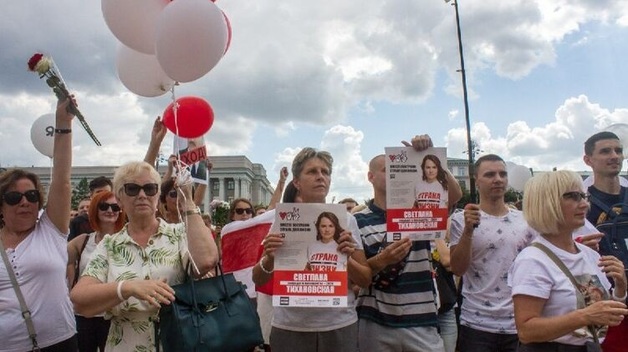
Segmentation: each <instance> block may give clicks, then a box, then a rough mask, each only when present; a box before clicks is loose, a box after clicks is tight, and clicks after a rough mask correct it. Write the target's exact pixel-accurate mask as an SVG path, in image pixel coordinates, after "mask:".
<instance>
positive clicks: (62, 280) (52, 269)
mask: <svg viewBox="0 0 628 352" xmlns="http://www.w3.org/2000/svg"><path fill="white" fill-rule="evenodd" d="M67 244H68V242H67V234H64V233H61V232H59V230H58V229H57V228H56V226H55V225H54V224H53V223H52V222H51V221H50V219H49V218H48V215H47V213H45V212H44V213H43V215H42V216H41V218H40V219H39V221H38V222H37V224H36V225H35V229H34V230H33V232H31V234H29V235H28V236H27V237H26V238H25V239H24V240H23V241H22V242H21V243H20V244H18V245H17V247H16V248H15V249H7V250H6V253H7V256H8V257H9V261H10V262H11V265H13V271H14V272H15V276H16V277H17V282H18V284H19V285H20V289H21V291H22V295H24V300H25V301H26V305H27V306H28V309H29V310H30V311H31V314H32V320H33V325H34V326H35V330H36V332H37V342H38V343H39V346H40V347H47V346H51V345H54V344H56V343H59V342H61V341H64V340H67V339H69V338H70V337H72V336H73V335H74V334H76V325H75V320H74V313H73V311H72V303H70V295H69V292H68V286H67V281H66V276H65V272H66V268H67V263H68V249H67ZM32 348H33V344H32V342H31V340H30V338H29V337H28V330H27V328H26V322H25V321H24V318H22V313H21V309H20V303H19V302H18V300H17V296H16V295H15V290H14V289H13V285H11V279H9V274H8V272H7V269H6V267H5V265H4V261H2V260H0V351H2V352H23V351H30V350H31V349H32Z"/></svg>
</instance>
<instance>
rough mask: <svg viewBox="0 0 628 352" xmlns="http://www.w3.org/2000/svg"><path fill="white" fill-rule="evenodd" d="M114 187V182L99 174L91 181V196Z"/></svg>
mask: <svg viewBox="0 0 628 352" xmlns="http://www.w3.org/2000/svg"><path fill="white" fill-rule="evenodd" d="M112 189H113V183H112V182H111V180H110V179H109V178H107V177H105V176H98V177H96V178H95V179H93V180H91V181H90V182H89V196H90V197H93V196H94V194H96V193H98V192H102V191H109V192H111V190H112Z"/></svg>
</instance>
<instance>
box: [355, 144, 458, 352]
mask: <svg viewBox="0 0 628 352" xmlns="http://www.w3.org/2000/svg"><path fill="white" fill-rule="evenodd" d="M404 144H405V145H406V146H410V145H412V146H413V147H414V148H415V149H417V150H424V149H427V148H428V147H431V146H432V141H431V139H430V137H429V136H428V135H422V136H416V137H415V138H413V139H412V143H411V144H410V143H404ZM447 177H448V186H449V187H448V190H449V193H448V196H449V201H450V203H449V204H455V203H456V202H457V201H458V200H459V199H460V197H461V196H462V191H461V190H460V186H459V184H458V182H456V179H455V178H454V177H453V176H452V175H451V174H450V173H449V172H448V173H447ZM368 180H369V182H370V183H371V184H372V185H373V193H374V196H373V200H372V201H370V202H369V204H368V207H367V208H366V209H364V210H362V211H359V212H357V213H355V214H354V216H355V218H356V220H357V222H358V227H359V228H360V234H361V237H362V243H363V244H364V252H365V254H366V256H367V262H368V264H369V266H370V267H371V270H372V272H373V275H374V276H375V277H374V279H373V283H372V284H371V285H370V286H369V287H368V288H362V289H361V290H360V293H359V295H358V300H357V305H356V306H357V311H358V318H359V320H358V324H359V327H358V337H359V347H360V351H361V352H369V351H378V352H379V351H417V352H418V351H444V346H443V341H442V339H441V338H440V336H439V334H438V330H437V325H438V319H437V311H436V303H435V297H434V282H433V279H432V266H431V265H430V259H429V253H430V241H411V240H410V239H409V238H405V239H402V240H400V241H395V242H392V243H390V244H389V245H387V243H386V160H385V156H384V155H383V154H382V155H378V156H376V157H374V158H373V159H372V160H371V162H370V163H369V171H368Z"/></svg>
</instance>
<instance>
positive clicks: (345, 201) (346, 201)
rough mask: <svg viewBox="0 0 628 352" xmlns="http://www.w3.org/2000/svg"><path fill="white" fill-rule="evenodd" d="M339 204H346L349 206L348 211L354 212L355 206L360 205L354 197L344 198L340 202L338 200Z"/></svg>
mask: <svg viewBox="0 0 628 352" xmlns="http://www.w3.org/2000/svg"><path fill="white" fill-rule="evenodd" d="M338 204H344V205H345V207H347V211H348V212H349V213H352V210H353V208H355V207H356V206H357V205H358V202H356V201H355V199H353V198H344V199H342V200H341V201H340V202H338Z"/></svg>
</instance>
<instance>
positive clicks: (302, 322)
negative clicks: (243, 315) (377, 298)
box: [272, 213, 364, 332]
mask: <svg viewBox="0 0 628 352" xmlns="http://www.w3.org/2000/svg"><path fill="white" fill-rule="evenodd" d="M347 222H348V223H347V227H346V229H348V230H349V231H351V234H352V236H353V240H354V241H355V243H356V247H355V249H358V250H364V247H363V246H362V239H361V238H360V229H359V228H358V223H357V222H356V221H355V218H354V217H353V215H351V214H348V213H347ZM347 304H348V306H347V307H346V308H326V307H323V308H300V307H275V308H274V316H273V322H272V325H273V326H275V327H278V328H280V329H284V330H290V331H303V332H314V331H331V330H336V329H340V328H344V327H346V326H349V325H351V324H353V323H355V322H356V321H358V314H357V312H356V310H355V295H354V294H353V290H348V292H347Z"/></svg>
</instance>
